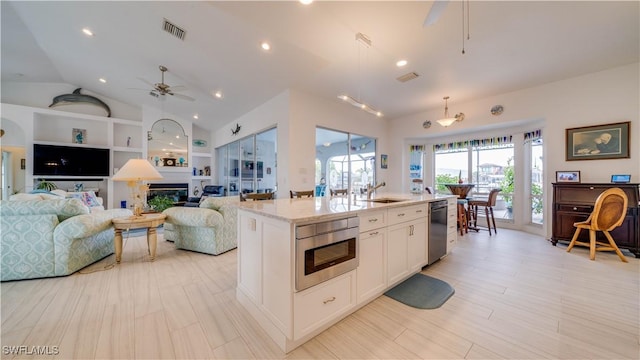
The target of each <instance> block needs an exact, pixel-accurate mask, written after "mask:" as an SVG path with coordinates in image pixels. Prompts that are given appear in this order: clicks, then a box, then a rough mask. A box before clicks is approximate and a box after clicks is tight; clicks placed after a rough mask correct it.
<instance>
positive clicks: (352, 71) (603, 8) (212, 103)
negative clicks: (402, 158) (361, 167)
mask: <svg viewBox="0 0 640 360" xmlns="http://www.w3.org/2000/svg"><path fill="white" fill-rule="evenodd" d="M431 5H432V2H431V1H409V2H400V1H373V2H367V1H354V2H348V1H315V2H314V3H312V4H311V5H309V6H304V5H302V4H300V3H298V2H297V1H280V2H278V1H264V2H247V1H229V2H210V1H193V2H168V1H140V2H120V1H101V2H93V1H87V2H79V1H69V2H58V1H44V2H29V1H2V2H1V6H2V8H1V10H2V24H1V26H2V29H1V30H2V59H1V61H2V62H1V65H2V81H25V82H64V83H69V84H73V85H74V86H78V87H82V88H84V89H89V90H91V91H93V92H95V93H98V94H103V95H104V96H106V97H109V98H113V99H116V100H119V101H122V102H124V103H128V104H132V105H135V106H140V105H142V104H149V105H152V106H156V107H160V105H159V104H160V103H159V101H158V100H157V99H156V98H153V97H151V96H149V95H148V91H143V90H132V89H131V88H143V89H145V88H148V86H147V85H146V84H145V83H144V82H143V81H142V80H140V78H142V79H145V80H147V81H149V82H151V83H156V82H160V72H159V70H158V65H160V64H162V65H165V66H167V67H168V68H169V72H168V73H167V74H166V76H165V82H166V83H167V84H169V85H172V86H175V85H184V86H186V87H187V88H188V90H187V91H183V92H181V93H182V94H184V95H187V96H190V97H193V98H196V101H194V102H189V101H185V100H180V99H176V98H169V99H167V100H166V101H165V102H164V107H165V109H166V110H167V111H168V112H171V113H174V114H176V115H179V116H182V117H184V118H191V116H192V115H193V114H194V113H198V114H199V117H200V119H199V120H196V121H197V123H198V125H200V126H201V127H203V128H206V129H216V128H217V127H219V126H221V125H223V124H227V123H229V122H231V121H233V120H234V119H235V118H237V117H238V116H240V115H242V114H244V113H246V112H247V111H249V110H251V109H253V108H255V107H257V106H259V105H260V104H262V103H264V102H265V101H267V100H269V99H270V98H272V97H273V96H275V95H277V94H279V93H281V92H282V91H284V90H285V89H287V88H297V89H300V90H303V91H306V92H310V93H313V94H317V95H318V96H321V97H324V98H327V99H331V100H332V101H339V100H338V99H337V95H338V94H339V93H343V92H346V93H348V94H350V95H351V96H353V97H356V98H358V97H359V98H361V99H362V100H363V101H364V102H367V103H369V104H371V105H373V106H375V107H376V108H378V109H380V110H381V111H382V112H384V114H385V117H386V118H390V119H393V118H396V117H399V116H403V115H407V114H412V113H417V112H421V111H425V110H427V109H431V108H436V107H443V100H442V97H443V96H445V95H449V96H451V99H450V101H449V104H450V105H454V106H455V103H456V102H462V101H469V100H472V99H477V98H482V97H487V96H492V95H496V94H500V93H505V92H508V91H513V90H517V89H522V88H526V87H531V86H535V85H539V84H543V83H548V82H551V81H556V80H560V79H565V78H569V77H574V76H578V75H581V74H585V73H589V72H594V71H599V70H603V69H607V68H611V67H616V66H621V65H624V64H629V63H633V62H638V61H639V44H640V35H639V34H640V28H639V17H640V16H639V14H640V11H639V2H638V1H626V2H612V1H602V2H594V1H587V2H576V1H566V2H562V1H550V2H542V1H532V2H525V1H495V2H484V1H472V2H471V4H470V5H471V7H470V39H469V40H467V41H466V43H465V49H466V54H464V55H463V54H461V49H462V11H461V10H462V9H461V6H462V3H461V2H456V1H451V2H449V4H448V6H447V7H446V9H445V11H444V12H443V14H442V16H441V17H440V18H439V19H438V21H437V22H436V24H434V25H432V26H428V27H423V21H424V19H425V17H426V15H427V13H428V12H429V9H430V8H431ZM163 18H166V19H168V20H170V21H171V22H173V23H175V24H176V25H178V26H180V27H182V28H184V29H185V30H186V38H185V40H184V41H180V40H178V39H176V38H174V37H172V36H170V35H168V34H167V33H165V32H163V31H162V29H161V24H162V21H163ZM83 27H89V28H91V29H92V30H93V31H94V33H95V36H94V37H92V38H89V37H87V36H85V35H84V34H83V33H82V32H81V29H82V28H83ZM358 32H361V33H363V34H366V35H367V36H368V37H369V38H370V39H371V40H372V43H373V44H372V47H371V48H368V49H366V48H363V47H361V46H360V45H359V43H358V42H356V40H355V35H356V33H358ZM263 40H268V41H269V42H271V44H272V50H271V51H270V52H269V53H265V52H264V51H262V50H261V49H260V47H259V45H260V43H261V42H262V41H263ZM401 58H404V59H406V60H408V61H409V65H407V66H406V67H405V68H402V69H399V68H397V67H396V66H395V62H396V61H397V60H399V59H401ZM411 71H415V72H416V73H418V74H419V75H420V77H418V78H417V79H415V80H411V81H409V82H406V83H400V82H398V81H397V80H396V78H397V77H398V76H400V75H403V74H406V73H408V72H411ZM19 74H21V75H19ZM100 77H104V78H106V79H107V81H108V82H107V83H106V84H101V83H99V82H98V78H100ZM149 90H150V89H149ZM217 90H220V91H222V92H223V93H224V98H223V99H222V100H217V99H215V98H214V97H213V96H212V95H211V92H214V91H217ZM345 106H350V105H347V104H345ZM114 116H117V114H114Z"/></svg>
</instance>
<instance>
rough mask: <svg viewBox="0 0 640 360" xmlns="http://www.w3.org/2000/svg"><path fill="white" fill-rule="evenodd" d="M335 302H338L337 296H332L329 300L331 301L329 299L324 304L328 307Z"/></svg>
mask: <svg viewBox="0 0 640 360" xmlns="http://www.w3.org/2000/svg"><path fill="white" fill-rule="evenodd" d="M335 300H336V297H335V296H332V297H331V298H329V299H327V300H325V301H323V302H322V303H323V304H325V305H326V304H328V303H330V302H332V301H335Z"/></svg>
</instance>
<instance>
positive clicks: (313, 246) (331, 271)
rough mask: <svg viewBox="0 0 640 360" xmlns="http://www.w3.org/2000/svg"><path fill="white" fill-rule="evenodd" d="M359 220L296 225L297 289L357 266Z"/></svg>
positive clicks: (348, 219)
mask: <svg viewBox="0 0 640 360" xmlns="http://www.w3.org/2000/svg"><path fill="white" fill-rule="evenodd" d="M358 224H359V222H358V217H350V218H345V219H338V220H331V221H324V222H318V223H314V224H307V225H301V226H296V290H298V291H300V290H304V289H307V288H309V287H311V286H314V285H317V284H319V283H321V282H323V281H327V280H329V279H331V278H334V277H336V276H338V275H342V274H344V273H346V272H349V271H351V270H354V269H356V268H357V267H358V251H359V250H358V233H359V230H358Z"/></svg>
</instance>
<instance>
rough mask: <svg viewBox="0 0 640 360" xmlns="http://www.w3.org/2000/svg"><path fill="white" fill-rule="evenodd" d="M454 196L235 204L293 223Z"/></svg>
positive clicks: (403, 195)
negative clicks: (385, 201) (386, 200)
mask: <svg viewBox="0 0 640 360" xmlns="http://www.w3.org/2000/svg"><path fill="white" fill-rule="evenodd" d="M452 197H453V198H455V197H456V196H454V195H431V194H427V193H423V194H409V193H383V192H381V193H376V194H374V195H373V196H372V197H371V200H385V199H393V200H400V201H396V202H389V203H384V202H375V201H369V200H367V198H366V197H357V198H355V199H354V197H353V196H348V197H347V196H344V197H339V196H336V197H328V196H325V197H313V198H300V199H290V198H283V199H275V200H262V201H246V202H241V203H239V204H238V209H239V210H246V211H250V212H254V213H257V214H260V215H263V216H267V217H271V218H275V219H279V220H284V221H287V222H292V223H301V222H306V221H312V220H313V221H317V220H320V219H331V218H334V217H340V216H345V215H357V214H358V213H362V212H366V211H373V210H381V209H389V208H394V207H404V206H410V205H416V204H420V203H427V202H433V201H437V200H446V199H448V198H452Z"/></svg>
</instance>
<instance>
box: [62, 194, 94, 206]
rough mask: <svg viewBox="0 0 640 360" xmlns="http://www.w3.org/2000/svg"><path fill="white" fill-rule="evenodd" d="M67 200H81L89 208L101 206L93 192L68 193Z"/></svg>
mask: <svg viewBox="0 0 640 360" xmlns="http://www.w3.org/2000/svg"><path fill="white" fill-rule="evenodd" d="M67 198H75V199H80V200H81V201H82V202H83V203H84V204H85V205H87V206H88V207H94V206H100V202H98V198H97V197H96V193H94V192H93V191H82V192H68V193H67Z"/></svg>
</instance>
